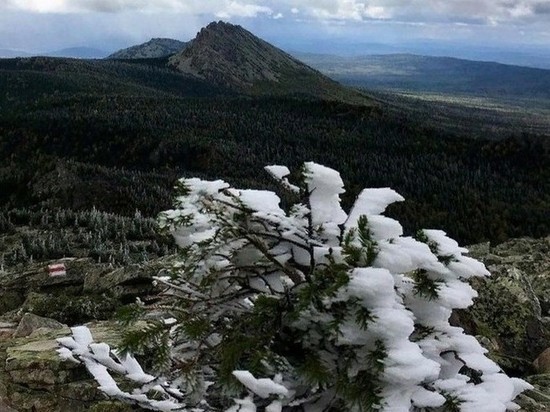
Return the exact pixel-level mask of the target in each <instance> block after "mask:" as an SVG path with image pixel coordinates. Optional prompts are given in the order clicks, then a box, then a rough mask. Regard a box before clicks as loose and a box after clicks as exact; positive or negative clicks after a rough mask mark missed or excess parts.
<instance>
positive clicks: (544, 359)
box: [533, 348, 550, 374]
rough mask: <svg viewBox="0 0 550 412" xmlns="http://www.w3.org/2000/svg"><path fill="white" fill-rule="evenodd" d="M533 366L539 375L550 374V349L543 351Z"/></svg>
mask: <svg viewBox="0 0 550 412" xmlns="http://www.w3.org/2000/svg"><path fill="white" fill-rule="evenodd" d="M533 366H534V367H535V370H536V371H537V372H538V373H541V374H543V373H548V374H550V348H548V349H546V350H545V351H543V352H542V353H541V354H540V355H539V356H538V357H537V359H535V361H534V362H533Z"/></svg>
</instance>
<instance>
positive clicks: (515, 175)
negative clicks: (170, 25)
mask: <svg viewBox="0 0 550 412" xmlns="http://www.w3.org/2000/svg"><path fill="white" fill-rule="evenodd" d="M164 64H165V62H163V61H162V60H138V61H134V62H125V61H104V62H98V61H94V62H90V61H77V60H68V59H49V58H34V59H12V60H0V157H1V158H2V159H3V162H2V164H1V165H0V207H1V209H0V210H1V213H2V215H1V216H0V221H1V222H7V223H5V224H3V230H12V231H13V230H15V229H14V225H13V223H16V225H15V226H18V225H19V226H21V225H26V224H28V223H29V222H30V221H31V220H32V221H33V224H34V225H35V227H38V228H40V227H41V226H40V225H41V222H40V220H39V219H37V218H36V215H44V214H46V215H51V216H55V214H56V213H60V211H65V212H67V213H73V212H75V211H87V210H91V209H92V208H94V207H95V208H97V210H98V211H105V212H109V213H114V214H119V215H124V216H129V217H133V216H135V215H136V210H138V211H139V212H140V213H141V214H142V215H143V217H142V218H147V217H153V216H155V215H156V214H157V213H158V212H159V211H161V210H163V209H165V208H166V207H167V206H168V205H169V204H170V197H171V189H172V186H173V185H174V182H175V180H176V178H177V177H180V176H200V177H206V178H208V177H212V178H214V177H215V178H219V177H223V178H225V179H227V180H228V181H230V182H231V183H232V184H234V185H236V186H237V187H238V186H247V187H249V186H253V187H260V186H261V187H263V186H266V185H269V184H270V183H269V179H268V177H267V176H263V175H262V174H258V170H261V167H262V166H264V165H266V164H286V165H288V166H290V167H291V168H292V167H296V166H298V165H299V164H301V163H302V162H303V161H308V160H312V161H315V162H318V163H320V164H324V165H327V166H329V167H333V168H335V169H338V170H339V171H340V172H341V174H342V176H343V178H344V179H345V180H346V187H347V189H348V192H347V193H346V194H345V196H344V200H345V203H346V204H347V205H350V204H351V201H352V199H353V197H354V196H355V195H356V194H357V193H358V191H359V190H360V189H362V188H363V187H387V186H389V187H392V188H394V189H395V190H397V191H398V192H400V193H401V194H402V195H403V196H405V197H406V198H407V202H405V203H403V204H399V205H396V206H393V208H392V209H391V211H390V214H391V215H393V216H395V217H396V218H398V219H399V220H400V221H401V222H402V223H403V224H404V226H405V228H406V230H408V231H409V232H411V231H414V230H415V229H417V228H421V227H427V228H431V227H437V228H444V229H446V230H447V231H448V232H449V234H450V235H451V236H452V237H455V238H457V239H458V240H459V241H461V242H466V243H473V242H478V241H482V240H492V241H495V242H499V241H503V240H505V239H507V238H510V237H514V236H522V235H530V236H541V235H546V234H548V233H549V232H550V226H549V225H550V222H549V221H548V219H547V212H548V207H549V205H550V187H549V185H550V183H549V182H550V168H549V167H548V165H549V158H550V154H549V142H548V139H546V138H543V137H537V136H534V135H525V134H522V133H516V132H515V131H512V132H511V133H509V134H507V135H503V136H502V137H503V138H502V139H500V140H483V139H470V138H469V137H468V136H467V135H468V134H469V133H467V131H466V132H464V133H462V132H461V131H452V132H450V131H446V130H445V129H444V128H443V129H442V128H434V127H432V126H429V125H428V124H427V122H425V120H419V119H421V118H422V117H429V113H430V108H429V107H427V108H426V111H425V112H423V116H420V115H418V114H417V113H412V112H400V111H399V110H396V109H395V107H394V108H391V107H390V106H386V105H385V104H384V103H380V104H378V105H375V106H370V107H366V106H359V105H350V104H346V103H341V102H337V101H332V102H328V101H320V100H315V99H313V98H307V99H306V98H297V97H291V96H288V97H285V96H277V97H274V96H269V95H264V96H256V97H250V96H246V95H239V94H236V93H229V92H227V91H224V90H221V89H219V88H212V87H211V86H209V85H208V84H206V83H203V82H201V81H200V80H192V79H188V78H185V77H183V76H182V75H181V74H178V73H176V72H174V71H172V70H170V69H167V68H164ZM473 126H474V125H473ZM65 212H64V213H65ZM14 216H17V219H15V218H14ZM33 216H35V217H33ZM107 220H108V219H107ZM107 220H106V221H107ZM10 222H11V223H10ZM68 224H69V225H73V226H75V227H77V226H78V225H79V223H78V221H77V222H76V223H75V222H74V221H73V222H72V223H68ZM106 224H108V223H106ZM42 230H47V225H42ZM71 230H72V229H71ZM71 236H72V235H71ZM66 253H67V254H68V253H70V250H68V251H66ZM151 253H152V252H151ZM155 253H156V252H155Z"/></svg>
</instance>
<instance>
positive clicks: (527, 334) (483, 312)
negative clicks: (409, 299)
mask: <svg viewBox="0 0 550 412" xmlns="http://www.w3.org/2000/svg"><path fill="white" fill-rule="evenodd" d="M468 249H469V250H470V255H471V256H472V257H475V258H476V259H479V260H481V261H482V262H483V263H485V264H486V265H487V267H488V269H489V271H490V272H491V275H492V276H491V277H489V278H487V279H474V280H472V285H473V287H474V289H476V290H477V291H478V293H479V297H478V298H477V299H476V300H475V301H474V305H473V306H472V307H471V308H469V309H468V310H460V311H456V313H455V314H454V316H453V323H454V324H455V325H458V326H461V327H463V328H464V329H465V331H466V332H467V333H468V334H471V335H476V336H478V339H479V336H483V337H485V338H487V340H486V341H487V342H491V345H487V346H488V347H487V348H488V349H489V356H490V357H491V358H492V359H493V360H495V361H496V362H497V363H499V365H500V366H502V367H503V368H504V370H505V371H506V372H508V373H511V374H513V375H514V376H518V375H519V376H527V375H530V374H532V373H533V372H535V371H534V367H533V361H534V360H535V357H536V356H537V354H540V353H541V352H542V351H543V350H545V349H546V348H548V347H550V327H549V326H550V325H549V323H548V321H547V318H548V316H549V315H550V313H549V311H550V237H546V238H542V239H529V238H522V239H512V240H510V241H508V242H505V243H503V244H500V245H498V246H495V247H489V248H488V247H487V244H481V245H474V246H471V247H469V248H468Z"/></svg>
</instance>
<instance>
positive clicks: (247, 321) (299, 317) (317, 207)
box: [59, 162, 529, 412]
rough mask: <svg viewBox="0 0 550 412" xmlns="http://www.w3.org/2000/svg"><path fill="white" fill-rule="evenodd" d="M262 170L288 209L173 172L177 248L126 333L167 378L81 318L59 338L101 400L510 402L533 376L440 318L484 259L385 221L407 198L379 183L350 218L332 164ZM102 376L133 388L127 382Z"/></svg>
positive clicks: (246, 405) (363, 405) (268, 197)
mask: <svg viewBox="0 0 550 412" xmlns="http://www.w3.org/2000/svg"><path fill="white" fill-rule="evenodd" d="M266 170H267V171H268V173H269V174H270V175H271V176H272V177H274V179H275V180H276V181H277V182H279V183H280V184H281V186H282V189H283V190H286V191H287V192H289V196H287V197H284V199H285V202H281V199H282V198H283V197H282V196H279V195H278V194H276V193H273V192H269V191H265V190H241V189H235V188H232V187H230V185H229V184H227V183H225V182H223V181H221V180H216V181H204V180H200V179H182V180H180V181H179V189H180V192H179V193H178V195H177V197H176V199H175V202H174V209H172V210H168V211H166V212H163V213H161V214H160V216H159V225H160V228H161V229H162V230H165V231H167V232H168V233H171V234H172V235H173V236H174V238H175V240H176V242H177V244H178V245H179V246H180V249H181V255H180V257H179V259H178V261H177V262H176V263H175V264H174V265H173V266H172V267H168V268H166V270H165V271H164V272H163V274H162V276H159V277H158V278H157V282H159V283H160V284H162V285H163V286H164V287H165V288H166V292H165V293H164V294H163V297H162V303H160V304H156V305H153V306H151V307H144V308H142V309H141V310H142V311H143V312H145V313H144V314H142V317H141V319H142V321H143V322H145V323H148V324H150V325H151V326H150V327H148V328H144V330H143V331H141V333H140V331H138V332H134V333H133V335H132V336H131V338H132V339H130V340H129V342H130V343H131V342H133V345H134V346H135V347H136V348H137V349H143V348H144V347H146V348H148V349H149V350H151V351H158V352H159V353H160V354H161V355H162V356H158V357H157V358H158V359H162V360H163V361H164V363H165V364H166V363H167V364H168V369H169V373H170V376H171V377H174V379H172V381H173V382H177V384H172V385H170V384H169V383H168V382H167V381H166V379H161V378H155V377H153V376H152V375H149V374H147V373H145V372H144V371H143V370H142V368H141V367H140V366H139V364H138V363H137V361H136V360H135V358H134V357H132V356H131V355H128V356H126V357H123V356H119V355H118V352H116V351H113V350H111V349H110V348H109V346H108V345H105V344H98V343H94V342H93V340H92V337H91V335H90V334H89V331H88V329H87V328H85V327H81V328H73V337H70V338H63V339H60V340H59V342H60V345H61V348H60V350H59V352H60V355H61V356H63V357H65V358H67V359H69V360H72V361H76V362H82V363H84V364H85V365H86V367H87V368H88V370H89V371H90V373H91V374H92V375H93V376H94V378H95V379H96V381H97V382H98V384H99V385H100V389H101V390H102V391H103V392H105V393H106V394H108V395H110V396H113V397H115V398H118V399H122V400H125V401H129V402H134V403H137V404H139V405H140V406H143V407H145V408H149V409H154V410H177V408H195V409H190V410H196V411H199V410H203V409H204V410H212V411H214V410H220V411H221V410H227V411H232V412H236V411H240V412H248V411H257V410H260V411H261V410H265V411H267V412H281V411H294V410H307V411H311V412H317V411H319V412H321V411H327V410H349V411H361V410H373V409H376V410H381V411H393V412H409V411H419V410H426V409H429V410H434V411H435V410H437V411H440V410H459V411H476V412H477V411H494V412H505V411H507V410H514V409H517V405H516V404H515V403H514V402H513V400H514V398H515V397H516V396H517V395H518V394H519V393H520V392H522V391H524V390H525V389H527V388H529V385H528V384H526V383H525V382H523V381H521V380H519V379H515V378H509V377H508V376H506V375H505V374H504V373H503V372H502V371H501V369H500V367H499V366H498V365H497V364H496V363H494V362H493V361H492V360H490V359H489V358H487V357H486V353H487V350H486V349H484V348H483V347H482V346H481V345H480V344H479V342H478V341H477V340H476V339H475V338H474V337H472V336H468V335H466V334H465V333H464V331H463V329H461V328H458V327H453V326H451V325H450V323H449V318H450V316H451V313H452V311H453V310H454V309H458V308H460V309H462V308H466V307H468V306H470V305H472V304H473V300H474V299H475V297H476V296H477V293H476V291H475V290H474V289H473V288H472V287H471V286H470V285H469V284H468V283H467V282H466V281H467V280H468V279H469V278H472V277H476V276H477V277H483V276H488V275H489V273H488V272H487V270H486V269H485V267H484V266H483V264H481V263H480V262H478V261H476V260H474V259H472V258H470V257H468V256H465V255H464V253H466V252H467V251H466V249H464V248H461V247H460V246H459V245H458V244H457V243H456V242H455V241H454V240H452V239H450V238H449V237H447V235H446V234H445V232H442V231H438V230H422V231H419V232H418V233H417V234H416V236H414V237H410V236H404V235H403V229H402V227H401V225H400V224H399V222H397V221H396V220H394V219H391V218H389V217H387V216H384V215H383V213H384V211H385V210H386V208H387V206H388V205H390V204H391V203H393V202H401V201H403V200H404V199H403V198H402V197H401V196H400V195H399V194H398V193H396V192H395V191H393V190H391V189H389V188H380V189H365V190H363V191H362V192H361V193H360V194H359V196H358V197H357V199H356V201H355V204H354V205H353V207H352V208H351V211H350V212H349V214H348V213H346V211H344V210H343V208H342V206H341V204H340V195H341V194H342V193H344V185H343V181H342V178H341V177H340V175H339V173H338V172H337V171H335V170H333V169H330V168H328V167H325V166H322V165H318V164H316V163H313V162H308V163H305V164H304V166H303V167H302V169H301V176H300V177H298V178H297V179H296V181H295V182H294V183H291V182H290V181H289V179H288V176H291V172H290V170H289V169H288V168H286V167H285V166H268V167H266ZM288 199H296V202H295V203H294V204H288V202H289V201H288ZM140 313H141V312H140ZM159 325H160V326H159ZM127 341H128V340H127ZM130 348H131V345H130ZM164 366H166V365H164ZM111 373H116V374H119V375H121V376H124V377H126V378H127V379H129V380H130V381H132V382H134V384H135V385H137V388H136V389H135V390H134V391H132V392H131V393H130V392H125V391H123V390H121V389H120V388H119V386H118V384H117V381H115V380H114V379H113V378H112V377H111V375H110V374H111ZM151 390H154V391H156V393H157V395H158V394H160V395H161V397H162V399H161V400H158V399H157V398H155V397H149V395H150V391H151ZM201 408H203V409H201ZM299 408H302V409H299Z"/></svg>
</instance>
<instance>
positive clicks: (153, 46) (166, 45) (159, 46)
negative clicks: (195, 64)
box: [107, 38, 188, 59]
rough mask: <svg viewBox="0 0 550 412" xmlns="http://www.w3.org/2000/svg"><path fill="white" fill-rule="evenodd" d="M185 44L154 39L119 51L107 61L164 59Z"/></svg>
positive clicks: (171, 40)
mask: <svg viewBox="0 0 550 412" xmlns="http://www.w3.org/2000/svg"><path fill="white" fill-rule="evenodd" d="M187 44H188V43H186V42H182V41H179V40H173V39H161V38H155V39H151V40H149V41H148V42H147V43H143V44H138V45H137V46H132V47H128V48H127V49H123V50H119V51H117V52H115V53H113V54H111V55H110V56H108V57H107V58H108V59H151V58H157V57H165V56H169V55H171V54H174V53H177V52H179V51H181V50H183V49H185V47H187Z"/></svg>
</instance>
